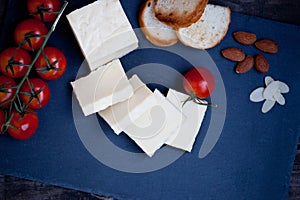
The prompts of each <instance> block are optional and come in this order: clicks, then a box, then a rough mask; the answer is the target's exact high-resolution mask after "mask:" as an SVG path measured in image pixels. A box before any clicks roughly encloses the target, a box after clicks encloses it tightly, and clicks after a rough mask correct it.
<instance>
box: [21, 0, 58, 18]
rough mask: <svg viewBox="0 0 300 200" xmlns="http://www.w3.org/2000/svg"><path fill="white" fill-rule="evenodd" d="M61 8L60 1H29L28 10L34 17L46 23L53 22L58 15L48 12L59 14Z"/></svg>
mask: <svg viewBox="0 0 300 200" xmlns="http://www.w3.org/2000/svg"><path fill="white" fill-rule="evenodd" d="M60 8H61V4H60V1H59V0H28V1H27V9H28V12H29V14H31V15H32V16H33V17H35V18H37V19H39V20H41V21H44V22H51V21H54V20H55V18H56V17H57V14H50V13H48V12H58V11H59V10H60Z"/></svg>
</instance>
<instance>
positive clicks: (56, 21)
mask: <svg viewBox="0 0 300 200" xmlns="http://www.w3.org/2000/svg"><path fill="white" fill-rule="evenodd" d="M67 5H68V2H67V1H65V2H64V4H63V6H62V7H61V9H60V11H59V14H58V15H57V17H56V19H55V21H54V23H53V24H52V26H51V28H50V30H49V32H48V33H47V34H46V35H43V36H42V37H45V40H44V42H43V44H42V46H41V47H40V48H39V50H38V52H37V53H36V55H35V57H34V59H33V60H32V62H31V64H30V65H29V66H28V70H27V72H26V74H25V75H24V77H23V78H22V79H21V80H20V82H19V84H18V86H17V87H16V92H15V95H14V96H13V97H12V98H11V101H10V102H11V104H10V107H9V111H8V116H10V113H11V112H12V109H13V106H14V104H13V103H12V102H14V101H15V99H16V98H18V99H19V93H20V89H21V87H22V85H23V83H24V82H25V81H26V80H27V81H28V77H29V74H30V72H31V70H32V68H33V66H34V64H35V62H36V61H37V59H38V57H39V56H40V54H41V52H42V51H43V49H44V47H45V46H46V44H47V42H48V40H49V38H50V36H51V34H52V33H53V32H54V30H55V27H56V25H57V23H58V21H59V19H60V17H61V16H62V14H63V12H64V10H65V9H66V7H67ZM20 48H21V47H20ZM23 109H24V108H22V110H23Z"/></svg>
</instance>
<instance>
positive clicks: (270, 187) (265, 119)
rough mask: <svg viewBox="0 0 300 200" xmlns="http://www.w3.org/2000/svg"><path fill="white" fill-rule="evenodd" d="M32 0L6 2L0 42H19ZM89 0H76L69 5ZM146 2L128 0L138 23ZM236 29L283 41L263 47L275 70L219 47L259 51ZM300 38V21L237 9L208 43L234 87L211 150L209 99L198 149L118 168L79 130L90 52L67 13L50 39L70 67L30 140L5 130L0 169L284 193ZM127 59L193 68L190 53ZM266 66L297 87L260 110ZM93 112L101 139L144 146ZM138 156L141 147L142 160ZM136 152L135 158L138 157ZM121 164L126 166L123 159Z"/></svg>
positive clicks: (201, 190)
mask: <svg viewBox="0 0 300 200" xmlns="http://www.w3.org/2000/svg"><path fill="white" fill-rule="evenodd" d="M24 2H25V1H24ZM24 2H21V1H17V0H10V1H9V3H8V9H7V13H6V16H5V22H4V25H3V29H2V30H1V40H0V49H1V50H3V49H4V48H6V47H8V46H9V45H12V44H14V43H13V38H12V33H13V29H14V27H15V25H16V23H17V22H19V21H20V20H21V19H23V18H24V17H25V16H26V10H25V11H24V9H25V8H24V4H25V3H24ZM91 2H92V1H77V0H72V1H70V2H69V5H68V7H67V9H66V11H65V14H67V13H69V12H71V11H73V10H74V9H77V8H80V7H82V6H84V5H87V4H88V3H91ZM141 2H142V0H121V3H122V5H123V7H124V9H125V12H126V14H127V16H128V18H129V20H130V23H131V24H132V26H133V28H138V22H137V11H138V8H139V5H140V3H141ZM238 30H245V31H251V32H254V33H256V34H257V36H258V38H271V39H273V40H275V41H277V42H278V44H279V46H280V50H279V52H278V53H277V54H276V55H268V54H264V55H266V57H267V59H268V60H269V62H270V71H269V72H268V73H266V74H260V73H258V72H256V71H255V70H254V69H253V70H251V71H250V72H248V73H247V74H243V75H237V74H236V73H235V72H234V65H235V64H234V63H233V62H231V61H228V60H226V59H224V58H223V57H222V56H221V55H220V51H221V50H222V49H223V48H226V47H240V48H242V49H243V50H244V51H245V52H246V53H247V54H250V55H255V54H256V53H258V52H259V51H258V50H257V49H255V48H254V47H245V46H242V45H240V44H238V43H237V42H235V41H234V39H233V37H232V33H233V32H234V31H238ZM144 40H145V39H144ZM144 42H146V43H147V41H144ZM299 44H300V27H298V26H293V25H288V24H283V23H278V22H274V21H269V20H264V19H261V18H257V17H253V16H247V15H241V14H237V13H232V21H231V25H230V28H229V31H228V34H227V35H226V37H225V38H224V40H223V41H222V42H221V44H219V45H218V46H216V47H215V48H213V49H209V50H208V51H207V53H208V54H209V55H210V56H211V58H212V59H213V61H214V62H215V63H216V65H217V67H218V70H219V72H220V74H221V77H222V80H223V83H224V85H225V90H226V101H227V107H226V109H227V112H226V118H225V124H224V128H223V131H222V134H221V137H220V139H219V141H218V143H217V144H216V146H215V147H214V149H213V150H212V151H211V152H210V153H209V154H208V155H207V156H206V157H205V158H203V159H199V157H198V152H199V149H200V147H201V144H202V143H203V140H204V137H205V134H206V131H207V129H208V127H209V125H210V122H211V120H210V119H211V113H212V109H218V108H209V109H208V111H207V115H206V117H205V119H204V122H203V125H202V127H201V129H200V132H199V135H198V137H197V140H196V143H195V145H194V149H193V151H192V152H191V153H185V154H183V155H181V156H180V157H179V158H178V159H176V160H175V161H174V162H172V164H170V165H167V166H165V167H162V168H161V169H157V170H152V171H151V170H150V171H149V172H145V173H143V172H139V173H132V172H125V171H122V170H118V169H116V168H113V167H110V166H109V165H107V163H103V162H101V161H100V160H101V159H98V158H96V157H94V156H93V155H92V154H91V152H90V151H89V150H88V149H87V148H86V146H85V145H84V144H83V142H82V138H80V135H79V134H78V130H77V129H76V128H78V127H76V126H75V124H76V122H75V120H76V117H74V116H76V115H77V114H78V113H76V112H75V113H74V112H72V88H71V86H70V84H69V82H70V81H73V80H74V79H75V77H76V76H77V72H78V71H79V68H80V66H81V65H82V62H83V61H84V57H83V56H82V54H81V51H80V48H79V46H78V44H77V42H76V40H75V37H74V36H73V34H72V31H71V29H70V27H69V24H68V22H67V20H66V17H65V15H64V16H63V17H62V19H61V20H60V22H59V24H58V26H57V29H56V30H55V32H54V33H53V35H52V36H51V39H50V40H49V43H48V45H53V46H56V47H58V48H60V49H61V50H62V51H63V52H64V53H65V55H66V57H67V60H68V68H67V71H66V73H65V75H64V76H63V77H62V78H60V79H59V80H56V81H51V82H48V83H49V86H50V89H51V95H52V96H51V100H50V102H49V104H48V105H47V106H46V107H45V108H43V109H42V110H40V111H39V112H38V114H39V119H40V124H39V128H38V131H37V132H36V134H35V135H34V136H33V137H32V138H31V139H29V140H26V141H16V140H13V139H11V138H10V137H8V136H1V137H0V152H1V153H0V173H1V174H8V175H13V176H17V177H22V178H27V179H31V180H37V181H42V182H45V183H49V184H54V185H58V186H63V187H67V188H73V189H78V190H82V191H87V192H92V193H97V194H102V195H106V196H112V197H115V198H118V199H218V200H220V199H251V200H259V199H273V200H277V199H278V200H281V199H286V197H287V191H288V187H289V180H290V176H291V170H292V167H293V161H294V158H295V153H296V147H297V143H298V137H299V128H300V126H299V125H300V120H299V113H300V105H299V98H300V81H299V78H300V69H299V67H300V59H299V58H300V47H299ZM149 45H150V44H149ZM178 47H180V48H181V49H182V50H186V51H192V52H193V53H195V52H196V53H199V55H200V54H201V51H199V50H193V49H191V48H188V47H184V46H183V45H181V44H178ZM121 61H122V63H123V65H124V68H125V70H126V71H130V70H131V69H132V68H133V67H135V66H137V65H141V64H146V63H149V62H153V63H160V64H163V65H167V66H169V67H171V68H173V69H175V70H176V71H178V72H180V73H182V74H184V73H185V72H186V71H187V70H188V69H190V68H192V67H193V66H192V65H191V63H189V62H188V61H187V60H186V59H185V58H182V57H180V56H178V55H176V54H172V53H170V52H168V51H164V50H162V49H155V48H154V49H149V50H145V49H142V50H140V49H139V50H136V51H134V52H132V53H130V54H129V55H127V56H125V57H123V58H122V59H121ZM204 67H205V66H204ZM154 69H155V68H154ZM83 73H85V72H84V70H83ZM153 73H154V74H155V73H157V72H153ZM266 75H270V76H272V77H273V78H274V79H275V80H281V81H283V82H285V83H287V84H288V85H289V86H290V89H291V91H290V93H288V94H285V95H284V97H285V98H286V105H285V106H279V105H276V106H275V107H274V108H273V109H272V110H271V111H270V112H269V113H267V114H262V113H261V111H260V109H261V106H262V103H252V102H250V101H249V94H250V92H251V91H252V90H254V89H255V88H257V87H260V86H263V85H264V77H265V76H266ZM161 76H162V77H164V76H165V79H167V80H170V84H174V88H176V89H178V90H182V88H180V84H178V82H176V81H173V82H172V80H176V79H175V78H176V77H174V79H172V77H169V74H161ZM150 87H151V89H154V88H155V87H159V88H160V89H161V90H162V92H166V88H165V87H162V86H161V85H155V84H152V85H150ZM73 100H74V99H73ZM73 102H74V101H73ZM218 103H220V104H222V102H218ZM75 104H76V101H75ZM73 107H76V105H73ZM87 119H91V120H96V121H97V123H98V124H99V125H101V127H102V130H103V131H104V134H105V137H103V141H105V140H108V141H111V143H112V144H114V145H115V146H117V147H118V148H119V149H122V150H123V151H126V152H135V153H138V152H141V151H140V149H139V148H138V147H137V146H136V145H135V144H134V142H132V141H131V140H130V139H128V138H127V137H126V136H125V135H120V136H116V135H115V134H114V133H113V132H112V130H111V129H110V128H109V126H108V125H107V124H106V123H105V122H104V121H103V120H102V119H100V118H99V117H96V115H94V116H92V117H89V118H87ZM93 134H94V133H93ZM95 134H97V133H95ZM99 134H100V133H99ZM91 137H92V135H91ZM103 141H99V146H98V149H100V151H102V152H104V153H105V154H104V156H106V158H105V159H108V158H109V159H114V158H112V155H113V153H112V154H110V151H109V149H105V146H103V145H102V143H103ZM96 144H97V141H96ZM169 151H170V154H172V155H175V154H178V151H177V150H174V149H171V150H169ZM140 156H141V154H137V157H138V158H139V159H140ZM157 157H159V154H158V155H155V156H154V157H153V158H147V157H146V156H145V157H143V159H144V160H143V161H144V162H145V163H147V162H149V160H151V159H156V158H157ZM130 159H133V160H132V162H133V163H134V158H130ZM119 165H120V166H123V163H121V162H120V163H119Z"/></svg>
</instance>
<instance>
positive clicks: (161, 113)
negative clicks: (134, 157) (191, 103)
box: [124, 90, 182, 157]
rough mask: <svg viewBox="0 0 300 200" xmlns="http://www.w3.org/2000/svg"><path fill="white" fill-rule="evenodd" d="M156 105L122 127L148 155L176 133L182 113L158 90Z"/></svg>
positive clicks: (155, 93)
mask: <svg viewBox="0 0 300 200" xmlns="http://www.w3.org/2000/svg"><path fill="white" fill-rule="evenodd" d="M154 96H155V98H156V100H157V105H155V106H153V107H152V108H151V109H150V110H148V111H147V112H146V113H144V115H142V116H141V117H140V118H139V119H137V120H136V121H135V122H134V123H132V124H130V125H129V126H128V127H126V128H125V129H124V132H125V133H126V134H127V135H128V136H129V137H130V138H131V139H132V140H134V142H135V143H136V144H137V145H138V146H139V147H140V148H141V149H142V150H143V151H144V152H145V153H146V154H147V155H148V156H149V157H152V156H153V154H154V153H155V152H156V151H157V150H158V149H159V148H161V146H162V145H163V144H164V143H165V142H166V141H167V139H168V138H169V137H170V136H171V135H172V134H177V131H176V130H178V127H179V126H180V125H181V121H182V115H181V113H180V112H179V111H178V110H177V109H176V107H174V106H173V105H172V104H171V103H170V102H169V101H168V100H167V99H166V98H165V96H163V95H162V94H161V93H160V92H159V91H158V90H155V91H154Z"/></svg>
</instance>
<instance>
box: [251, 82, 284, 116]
mask: <svg viewBox="0 0 300 200" xmlns="http://www.w3.org/2000/svg"><path fill="white" fill-rule="evenodd" d="M265 85H266V87H259V88H256V89H255V90H254V91H253V92H251V94H250V101H252V102H261V101H264V100H265V102H264V104H263V106H262V109H261V111H262V112H263V113H267V112H268V111H270V110H271V109H272V108H273V106H274V105H275V103H276V102H277V103H278V104H279V105H284V104H285V99H284V97H283V95H282V94H285V93H288V92H289V91H290V89H289V86H288V85H287V84H286V83H284V82H281V81H274V79H273V78H272V77H270V76H266V77H265Z"/></svg>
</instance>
